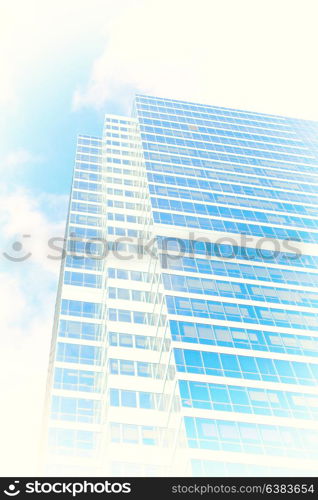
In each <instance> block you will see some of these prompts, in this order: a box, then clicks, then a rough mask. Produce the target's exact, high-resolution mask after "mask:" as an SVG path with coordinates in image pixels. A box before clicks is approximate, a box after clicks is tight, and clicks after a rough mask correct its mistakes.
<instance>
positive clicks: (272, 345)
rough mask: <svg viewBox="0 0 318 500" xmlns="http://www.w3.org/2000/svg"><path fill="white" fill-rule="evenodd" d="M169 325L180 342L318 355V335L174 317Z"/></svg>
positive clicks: (174, 338)
mask: <svg viewBox="0 0 318 500" xmlns="http://www.w3.org/2000/svg"><path fill="white" fill-rule="evenodd" d="M169 328H170V332H171V338H172V340H175V341H180V342H190V343H194V344H207V345H219V346H224V347H236V348H239V349H252V350H254V349H255V350H257V351H266V352H281V353H286V354H296V355H300V356H318V337H309V336H307V335H295V334H286V333H278V332H270V331H266V330H254V329H247V328H232V327H228V326H218V325H207V324H204V323H189V322H186V321H174V320H170V321H169Z"/></svg>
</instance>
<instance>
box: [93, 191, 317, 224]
mask: <svg viewBox="0 0 318 500" xmlns="http://www.w3.org/2000/svg"><path fill="white" fill-rule="evenodd" d="M149 191H150V194H154V195H160V196H167V197H168V198H183V199H189V200H197V201H202V202H209V203H217V204H223V205H238V206H240V207H246V208H256V209H262V210H267V211H271V210H274V211H277V212H292V213H295V214H302V215H311V216H314V217H316V216H317V212H318V208H317V207H316V206H309V205H298V204H295V203H293V204H292V203H285V202H280V201H270V200H262V199H256V198H246V197H241V196H232V195H227V194H218V193H214V192H213V191H209V192H208V191H194V190H189V189H181V188H174V187H170V186H158V185H156V184H150V185H149ZM92 201H93V200H92Z"/></svg>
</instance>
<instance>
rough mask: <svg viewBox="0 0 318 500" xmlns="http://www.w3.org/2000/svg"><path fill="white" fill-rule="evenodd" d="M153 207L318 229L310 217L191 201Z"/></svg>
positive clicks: (157, 201) (317, 221) (160, 201)
mask: <svg viewBox="0 0 318 500" xmlns="http://www.w3.org/2000/svg"><path fill="white" fill-rule="evenodd" d="M151 205H152V207H153V208H155V209H159V210H172V211H174V212H186V213H190V214H193V215H195V214H200V215H201V214H202V215H208V216H212V217H221V218H222V219H223V218H227V219H238V220H247V221H258V222H261V223H264V224H274V225H282V226H292V227H304V228H308V229H318V219H311V218H309V217H300V216H296V217H295V216H293V215H281V214H272V213H268V212H262V211H258V210H247V209H242V208H231V207H224V206H222V205H207V204H206V203H205V204H203V203H193V202H190V201H178V200H169V199H167V198H155V197H151ZM97 208H98V207H97ZM99 209H100V208H99ZM74 210H75V209H74ZM95 213H96V212H95ZM317 213H318V211H317Z"/></svg>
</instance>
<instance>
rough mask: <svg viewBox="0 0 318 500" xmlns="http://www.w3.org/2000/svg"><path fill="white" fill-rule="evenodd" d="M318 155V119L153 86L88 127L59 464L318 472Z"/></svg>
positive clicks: (95, 471)
mask: <svg viewBox="0 0 318 500" xmlns="http://www.w3.org/2000/svg"><path fill="white" fill-rule="evenodd" d="M317 166H318V124H317V123H314V122H308V121H304V120H296V119H291V118H286V117H281V116H272V115H264V114H260V113H252V112H245V111H239V110H233V109H225V108H220V107H215V106H207V105H201V104H194V103H188V102H182V101H176V100H171V99H162V98H155V97H151V96H143V95H137V96H136V98H135V101H134V105H133V112H132V117H131V118H127V117H121V116H115V115H106V117H105V125H104V131H103V135H102V137H101V138H97V137H89V136H84V135H83V136H79V137H78V144H77V153H76V162H75V168H74V176H73V184H72V191H71V200H70V208H69V216H68V223H67V236H66V249H67V251H66V254H67V255H66V258H65V259H64V261H63V264H62V268H61V279H60V285H59V292H58V299H57V306H56V315H55V323H54V329H53V340H52V352H51V361H50V367H49V377H48V390H47V405H46V406H47V412H46V427H47V437H46V445H45V464H46V465H45V470H46V473H47V474H56V473H61V474H62V473H63V474H65V475H68V474H69V475H74V474H75V473H78V474H79V475H81V474H83V473H84V472H83V471H85V474H86V475H87V474H92V475H149V476H152V475H189V476H191V475H194V476H196V475H203V476H204V475H206V476H220V475H243V476H245V475H290V476H297V475H298V476H301V475H304V476H306V475H313V474H314V471H315V470H317V465H318V457H317V451H316V450H317V442H318V425H317V422H316V421H317V415H318V391H317V385H318V384H317V381H318V362H317V359H318V358H317V355H318V315H317V312H318V269H317V268H318V266H317V264H318V251H317V248H318V245H317V243H318V190H317V183H318V169H317Z"/></svg>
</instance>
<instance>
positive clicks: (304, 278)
mask: <svg viewBox="0 0 318 500" xmlns="http://www.w3.org/2000/svg"><path fill="white" fill-rule="evenodd" d="M160 260H161V264H162V267H163V268H164V269H174V270H179V271H185V272H191V273H204V274H215V275H218V276H228V277H233V278H243V279H248V280H258V281H259V280H260V281H271V282H274V283H290V284H292V285H302V286H313V287H317V286H318V273H313V272H307V273H305V272H301V271H294V270H291V269H279V268H277V267H262V266H254V265H252V264H248V265H246V264H241V263H236V262H228V261H221V260H210V259H208V258H206V259H199V258H195V259H194V258H190V257H181V256H180V257H176V256H169V255H162V254H161V255H160Z"/></svg>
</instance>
